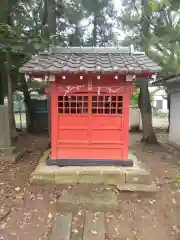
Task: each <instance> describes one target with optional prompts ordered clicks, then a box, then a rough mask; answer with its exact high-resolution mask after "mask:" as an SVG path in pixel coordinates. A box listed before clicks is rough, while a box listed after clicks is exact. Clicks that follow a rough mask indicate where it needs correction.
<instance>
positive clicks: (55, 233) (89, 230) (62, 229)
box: [50, 211, 106, 240]
mask: <svg viewBox="0 0 180 240" xmlns="http://www.w3.org/2000/svg"><path fill="white" fill-rule="evenodd" d="M74 221H75V222H74ZM74 221H73V218H72V213H65V214H64V215H59V216H58V217H57V218H56V221H55V223H54V226H53V228H52V232H51V236H50V240H105V234H106V230H105V229H106V227H105V213H103V212H89V211H86V212H85V213H84V214H83V215H82V218H81V224H77V222H76V220H74ZM75 223H76V228H73V225H74V224H75Z"/></svg>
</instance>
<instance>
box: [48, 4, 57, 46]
mask: <svg viewBox="0 0 180 240" xmlns="http://www.w3.org/2000/svg"><path fill="white" fill-rule="evenodd" d="M47 11H48V16H47V21H48V29H49V37H50V38H51V39H52V43H53V44H56V37H55V35H56V4H55V1H54V0H47ZM52 36H53V37H52Z"/></svg>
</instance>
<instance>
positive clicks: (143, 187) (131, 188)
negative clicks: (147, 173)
mask: <svg viewBox="0 0 180 240" xmlns="http://www.w3.org/2000/svg"><path fill="white" fill-rule="evenodd" d="M117 189H118V190H119V191H122V192H147V193H156V192H159V189H158V188H157V186H156V184H153V183H152V184H150V185H147V184H124V185H117Z"/></svg>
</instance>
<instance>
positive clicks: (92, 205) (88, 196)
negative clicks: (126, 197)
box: [57, 188, 119, 212]
mask: <svg viewBox="0 0 180 240" xmlns="http://www.w3.org/2000/svg"><path fill="white" fill-rule="evenodd" d="M88 189H89V188H88ZM118 206H119V203H118V200H117V195H116V193H115V192H114V191H112V190H105V189H103V190H101V191H100V190H97V189H94V190H93V191H92V190H90V191H85V192H84V191H82V192H79V191H76V190H74V191H72V192H69V191H68V190H64V191H62V194H61V196H60V198H59V200H58V202H57V208H58V209H69V210H71V211H72V210H74V209H77V208H79V207H80V208H83V209H88V210H91V211H92V210H93V211H105V212H106V211H109V210H112V209H113V210H114V209H117V208H118Z"/></svg>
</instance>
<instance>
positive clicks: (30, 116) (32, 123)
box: [21, 76, 37, 133]
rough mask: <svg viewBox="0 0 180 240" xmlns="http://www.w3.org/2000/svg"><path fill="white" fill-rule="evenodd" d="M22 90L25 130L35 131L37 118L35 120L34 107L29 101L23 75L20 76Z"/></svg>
mask: <svg viewBox="0 0 180 240" xmlns="http://www.w3.org/2000/svg"><path fill="white" fill-rule="evenodd" d="M21 78H22V80H21V81H22V82H21V85H22V90H23V95H24V102H25V105H26V108H27V112H26V116H27V119H26V122H27V131H28V132H30V133H35V132H37V120H36V112H35V109H34V105H33V104H32V101H31V97H30V94H29V90H28V85H27V83H26V80H25V77H24V76H22V77H21Z"/></svg>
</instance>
